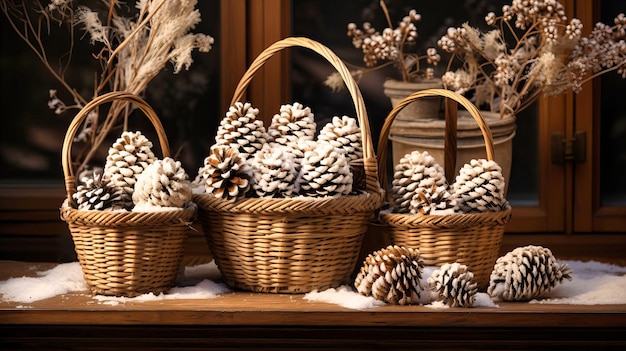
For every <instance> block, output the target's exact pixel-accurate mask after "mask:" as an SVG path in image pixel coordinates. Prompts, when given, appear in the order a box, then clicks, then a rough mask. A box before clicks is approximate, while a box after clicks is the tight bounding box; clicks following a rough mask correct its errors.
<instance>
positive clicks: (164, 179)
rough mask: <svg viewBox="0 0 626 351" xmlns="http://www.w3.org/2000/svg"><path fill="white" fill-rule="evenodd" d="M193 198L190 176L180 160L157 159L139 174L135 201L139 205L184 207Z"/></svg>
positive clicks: (134, 195) (134, 196)
mask: <svg viewBox="0 0 626 351" xmlns="http://www.w3.org/2000/svg"><path fill="white" fill-rule="evenodd" d="M189 200H191V184H190V182H189V176H187V173H186V172H185V170H184V169H183V167H182V165H181V164H180V162H179V161H175V160H174V159H172V158H170V157H165V158H164V159H163V160H156V161H154V163H152V164H151V165H149V166H148V167H146V169H145V170H144V171H143V173H141V174H140V175H139V176H137V183H135V192H134V193H133V202H134V203H135V206H137V205H149V206H160V207H184V206H185V204H186V203H187V202H188V201H189Z"/></svg>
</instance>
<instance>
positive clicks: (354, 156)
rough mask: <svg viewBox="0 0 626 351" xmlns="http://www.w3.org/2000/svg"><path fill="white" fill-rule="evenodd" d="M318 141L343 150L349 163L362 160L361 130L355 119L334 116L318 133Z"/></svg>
mask: <svg viewBox="0 0 626 351" xmlns="http://www.w3.org/2000/svg"><path fill="white" fill-rule="evenodd" d="M317 139H318V140H322V141H326V142H329V143H330V144H331V145H333V146H334V147H336V148H340V149H344V150H345V152H346V156H347V157H348V160H349V161H350V162H352V161H358V160H361V159H363V145H361V129H359V126H358V124H357V121H356V119H355V118H352V117H348V116H343V117H341V118H339V117H337V116H335V117H333V119H332V121H331V122H330V123H327V124H326V125H325V126H324V128H322V130H321V131H320V133H319V135H318V137H317Z"/></svg>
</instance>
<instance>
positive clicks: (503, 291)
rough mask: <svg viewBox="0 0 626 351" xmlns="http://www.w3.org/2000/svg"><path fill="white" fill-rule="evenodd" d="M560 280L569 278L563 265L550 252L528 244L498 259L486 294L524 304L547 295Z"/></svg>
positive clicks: (565, 265)
mask: <svg viewBox="0 0 626 351" xmlns="http://www.w3.org/2000/svg"><path fill="white" fill-rule="evenodd" d="M564 279H568V280H571V279H572V270H571V269H570V268H569V267H568V266H567V264H565V263H563V264H559V263H558V262H557V260H556V258H555V257H554V255H552V251H550V249H547V248H544V247H542V246H534V245H529V246H524V247H518V248H516V249H514V250H513V251H511V252H509V253H507V254H506V255H504V256H502V257H500V258H498V260H497V261H496V264H495V266H494V268H493V271H492V272H491V276H490V277H489V288H488V289H487V293H488V294H489V295H491V297H494V298H499V299H501V300H504V301H528V300H531V299H534V298H538V297H541V296H542V295H543V294H545V293H548V292H550V290H552V289H553V288H554V287H556V286H557V285H559V284H560V283H562V282H563V280H564Z"/></svg>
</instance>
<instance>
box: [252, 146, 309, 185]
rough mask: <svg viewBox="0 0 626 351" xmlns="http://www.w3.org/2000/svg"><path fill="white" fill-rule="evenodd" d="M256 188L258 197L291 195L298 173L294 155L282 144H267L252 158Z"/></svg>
mask: <svg viewBox="0 0 626 351" xmlns="http://www.w3.org/2000/svg"><path fill="white" fill-rule="evenodd" d="M251 166H252V171H253V174H254V184H253V185H252V188H253V189H254V191H255V193H256V195H257V196H258V197H290V196H292V195H293V194H294V193H295V191H294V190H295V180H296V177H297V175H298V173H297V171H296V168H295V163H294V155H293V154H292V153H291V152H289V150H286V148H284V147H281V146H276V147H272V146H270V145H269V144H265V145H264V146H263V148H262V149H261V150H259V151H257V153H256V154H255V155H254V158H253V159H252V160H251Z"/></svg>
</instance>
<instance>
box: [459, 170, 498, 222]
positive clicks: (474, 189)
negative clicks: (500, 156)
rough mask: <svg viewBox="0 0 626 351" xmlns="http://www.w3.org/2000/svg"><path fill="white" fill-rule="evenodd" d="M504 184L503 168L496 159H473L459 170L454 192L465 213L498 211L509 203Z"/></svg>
mask: <svg viewBox="0 0 626 351" xmlns="http://www.w3.org/2000/svg"><path fill="white" fill-rule="evenodd" d="M504 186H505V183H504V176H503V175H502V168H500V166H499V165H498V164H497V163H496V162H495V161H489V160H485V159H473V160H471V161H470V163H469V164H465V165H464V166H463V167H462V168H461V170H459V175H458V176H457V177H456V180H455V182H454V184H453V194H454V196H455V198H456V199H457V205H458V206H459V208H460V209H461V211H462V212H464V213H476V212H498V211H502V210H503V209H504V208H505V207H506V204H507V201H506V198H505V196H504Z"/></svg>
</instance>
